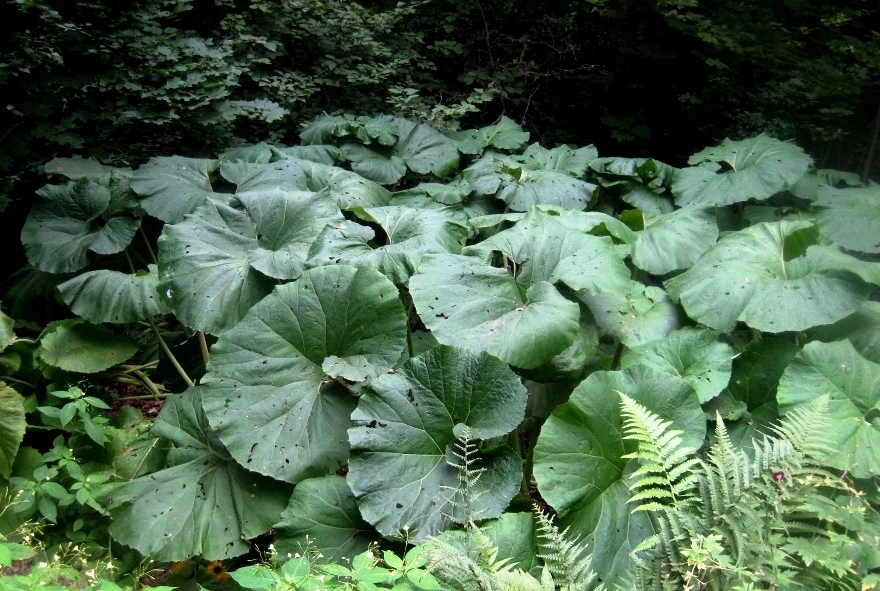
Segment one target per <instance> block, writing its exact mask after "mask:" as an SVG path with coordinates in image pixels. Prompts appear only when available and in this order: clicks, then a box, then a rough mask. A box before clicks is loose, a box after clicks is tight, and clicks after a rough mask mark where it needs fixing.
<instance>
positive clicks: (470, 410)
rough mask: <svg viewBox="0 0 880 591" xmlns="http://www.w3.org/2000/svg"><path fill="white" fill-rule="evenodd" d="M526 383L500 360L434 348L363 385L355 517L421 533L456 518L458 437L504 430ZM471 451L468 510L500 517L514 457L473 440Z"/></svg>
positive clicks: (351, 479)
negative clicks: (475, 473)
mask: <svg viewBox="0 0 880 591" xmlns="http://www.w3.org/2000/svg"><path fill="white" fill-rule="evenodd" d="M525 407H526V390H525V388H524V387H523V386H522V384H521V383H520V381H519V378H517V376H516V374H514V373H513V371H511V370H510V368H509V367H507V365H506V364H505V363H504V362H502V361H501V360H499V359H497V358H495V357H492V356H491V355H487V354H486V353H474V352H471V351H467V350H465V349H460V348H457V347H447V346H442V345H441V346H438V347H435V348H433V349H431V350H430V351H428V352H427V353H423V354H422V355H419V356H418V357H414V358H412V359H410V360H408V361H407V362H406V363H404V364H403V366H402V367H401V368H400V369H398V370H397V372H395V373H393V374H386V375H383V376H381V377H379V378H378V379H377V380H375V381H374V382H372V383H371V384H370V385H369V386H368V387H367V388H366V389H365V390H364V393H363V395H362V396H361V398H360V399H359V401H358V406H357V409H356V410H355V412H354V413H352V420H353V421H354V423H355V426H354V427H352V428H351V429H350V430H349V440H350V441H351V450H352V456H351V460H350V462H349V473H348V476H347V482H348V485H349V486H350V487H351V490H352V492H353V493H354V496H355V498H356V499H357V502H358V506H359V507H360V509H361V514H362V515H363V516H364V519H366V520H367V521H368V522H370V523H372V524H373V525H374V526H375V527H376V529H378V530H379V532H380V533H382V534H383V535H385V536H393V535H396V534H398V533H399V532H401V531H402V530H403V528H404V527H405V526H408V527H409V529H410V533H411V534H412V535H411V537H410V539H411V540H423V539H425V538H427V537H429V536H432V535H434V534H436V533H437V532H439V531H442V530H443V529H445V528H446V527H448V526H450V525H452V523H454V522H459V523H460V522H461V521H462V519H463V513H462V511H463V508H462V506H461V504H460V499H459V500H458V502H457V503H453V502H452V501H453V500H454V499H453V497H454V496H455V495H456V493H455V491H456V490H457V489H458V487H459V472H458V470H457V469H456V468H455V467H453V466H451V465H449V463H448V462H447V461H455V460H456V458H455V456H454V455H453V454H454V453H455V450H456V443H457V439H456V438H457V437H459V436H461V435H462V433H463V429H464V427H465V426H467V427H468V428H469V430H470V437H471V441H472V442H473V441H475V440H478V439H480V440H486V439H492V438H495V437H500V436H502V435H505V434H507V433H509V432H510V431H512V430H513V429H515V428H516V427H517V426H518V425H519V423H520V422H521V421H522V419H523V414H524V412H525ZM476 456H477V457H473V458H471V459H472V461H473V465H472V466H473V467H474V468H475V469H482V470H484V471H483V472H482V474H481V475H480V477H479V479H478V480H477V482H476V483H475V484H474V490H473V495H472V501H473V504H474V506H473V511H474V513H473V517H475V518H479V519H488V518H491V517H497V516H498V515H500V514H501V512H502V511H503V510H504V508H505V507H506V506H507V504H508V503H509V502H510V499H511V498H513V495H514V494H515V493H516V491H517V489H518V487H519V483H520V480H521V479H522V469H521V460H520V458H519V457H518V456H517V455H516V454H515V453H513V451H512V450H510V449H509V448H507V447H492V448H489V447H485V446H482V447H481V449H480V451H479V452H478V453H477V454H476Z"/></svg>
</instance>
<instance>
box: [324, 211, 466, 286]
mask: <svg viewBox="0 0 880 591" xmlns="http://www.w3.org/2000/svg"><path fill="white" fill-rule="evenodd" d="M357 213H358V214H359V215H360V216H361V217H362V218H364V219H366V220H367V221H370V222H373V223H375V224H378V225H379V227H380V228H381V229H382V230H384V232H385V235H384V236H382V238H381V241H382V242H384V246H375V245H374V244H375V242H374V239H375V233H374V232H373V230H372V229H370V228H367V227H365V226H361V225H359V224H356V223H354V222H342V223H339V224H335V225H328V226H327V227H326V228H324V231H323V232H321V234H320V235H319V236H318V237H317V238H316V239H315V243H314V244H313V245H312V248H311V251H310V252H309V264H310V265H332V264H335V263H337V262H341V263H346V264H349V265H354V266H356V267H360V266H363V267H370V268H372V269H376V270H378V271H380V272H381V273H383V274H384V275H385V276H387V277H388V278H389V279H391V280H392V281H394V282H395V283H397V284H405V283H406V282H407V281H408V280H409V278H410V275H412V274H413V272H414V271H415V269H416V268H417V267H418V265H419V263H420V262H421V260H422V258H423V257H424V256H425V255H427V254H431V253H435V254H436V253H446V252H451V253H455V254H457V253H459V252H461V247H462V245H463V244H464V242H465V240H467V236H468V228H467V226H465V225H463V224H462V223H460V222H459V221H457V220H456V217H457V216H455V214H454V213H452V212H450V211H447V210H445V209H439V210H436V209H430V210H424V209H414V208H411V207H394V206H388V207H371V208H368V209H364V210H358V211H357ZM371 243H372V244H371Z"/></svg>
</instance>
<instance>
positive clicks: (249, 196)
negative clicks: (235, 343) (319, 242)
mask: <svg viewBox="0 0 880 591" xmlns="http://www.w3.org/2000/svg"><path fill="white" fill-rule="evenodd" d="M232 203H233V204H234V205H236V206H238V207H232V206H230V205H224V204H222V203H219V202H216V201H212V202H210V203H207V204H205V205H203V206H202V207H200V208H199V209H198V210H197V211H196V213H195V214H193V215H192V216H190V217H188V218H187V219H186V220H185V221H183V222H181V223H179V224H169V225H166V226H165V229H164V231H163V233H162V237H161V238H160V239H159V262H160V265H159V269H160V279H161V282H162V289H163V290H165V291H166V295H167V292H169V291H170V298H171V300H172V301H173V302H174V309H175V311H176V313H177V316H178V317H179V318H180V320H182V321H183V322H184V323H185V324H187V325H188V326H190V327H192V328H196V329H199V330H204V331H206V332H211V333H217V332H221V331H222V330H225V329H227V328H229V327H230V326H232V325H233V324H235V323H236V322H237V321H238V320H240V319H241V318H242V316H243V315H244V313H245V312H247V310H248V309H249V308H250V307H251V306H252V305H254V304H255V303H256V302H258V301H259V300H260V299H262V298H263V297H265V296H266V294H268V293H269V291H271V289H272V287H273V285H274V284H275V282H273V281H272V280H271V279H270V277H274V278H276V279H295V278H296V277H298V276H299V275H300V274H301V273H302V271H303V269H304V267H305V259H306V256H307V253H308V249H309V246H310V244H311V242H312V241H313V240H314V237H315V233H316V232H318V231H320V229H321V228H323V227H324V226H325V225H327V224H338V223H341V222H342V221H343V217H342V213H341V212H340V211H339V209H338V208H337V207H336V206H335V205H333V204H332V203H331V202H329V201H328V200H327V199H326V198H324V197H322V196H320V195H316V194H314V193H306V192H301V191H300V192H289V191H280V190H276V191H261V192H253V193H242V194H240V195H236V196H235V198H233V200H232Z"/></svg>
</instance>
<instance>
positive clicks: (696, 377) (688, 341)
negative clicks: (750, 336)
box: [620, 328, 734, 404]
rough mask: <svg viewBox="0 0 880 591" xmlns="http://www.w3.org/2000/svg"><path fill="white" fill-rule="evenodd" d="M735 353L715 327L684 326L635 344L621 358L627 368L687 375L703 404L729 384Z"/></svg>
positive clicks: (687, 380) (682, 376)
mask: <svg viewBox="0 0 880 591" xmlns="http://www.w3.org/2000/svg"><path fill="white" fill-rule="evenodd" d="M733 357H734V351H733V348H732V347H731V346H730V345H728V344H726V343H722V342H720V341H719V340H718V339H717V337H716V336H715V333H714V332H712V331H711V330H706V329H700V328H682V329H681V330H676V331H673V332H671V333H669V334H668V335H666V336H665V337H664V338H662V339H660V340H657V341H651V342H649V343H645V344H643V345H639V346H638V347H633V348H632V349H630V350H629V351H627V352H626V354H625V355H624V356H623V358H622V359H621V360H620V362H621V367H624V368H626V367H629V366H630V365H636V364H639V365H647V366H649V367H653V368H654V369H657V370H659V371H662V372H666V373H668V374H670V375H674V376H676V377H679V378H682V379H684V380H685V381H686V382H687V383H689V384H690V385H691V387H692V388H693V389H694V391H695V392H696V393H697V398H699V399H700V404H703V403H704V402H708V401H709V400H711V399H713V398H715V397H716V396H718V395H719V394H721V391H722V390H723V389H724V388H725V387H726V386H727V383H728V381H729V380H730V372H731V365H732V360H733Z"/></svg>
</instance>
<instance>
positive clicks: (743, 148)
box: [672, 134, 812, 207]
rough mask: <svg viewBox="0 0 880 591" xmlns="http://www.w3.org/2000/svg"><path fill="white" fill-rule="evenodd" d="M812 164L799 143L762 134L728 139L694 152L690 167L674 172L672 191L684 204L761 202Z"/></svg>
mask: <svg viewBox="0 0 880 591" xmlns="http://www.w3.org/2000/svg"><path fill="white" fill-rule="evenodd" d="M811 163H812V159H811V158H810V157H809V156H807V155H806V154H805V153H804V151H803V150H802V149H800V148H799V147H797V146H796V145H795V144H792V143H789V142H781V141H779V140H777V139H774V138H771V137H770V136H767V135H764V134H761V135H759V136H757V137H753V138H750V139H747V140H743V141H741V142H732V141H730V140H729V139H726V140H724V142H722V144H721V145H720V146H716V147H713V148H706V149H705V150H702V151H700V152H697V153H696V154H694V155H693V156H691V157H690V158H689V159H688V164H691V165H692V166H690V167H688V168H681V169H679V170H678V171H676V173H675V180H674V181H673V182H672V193H673V194H674V195H675V202H676V203H677V204H678V205H679V206H682V207H683V206H686V205H730V204H732V203H739V202H741V201H748V200H749V199H755V200H758V201H763V200H765V199H768V198H770V197H772V196H773V195H775V194H776V193H778V192H780V191H782V190H784V189H787V188H789V187H791V186H792V185H794V184H795V183H796V182H797V181H798V180H799V179H800V178H801V177H802V176H804V173H806V172H807V169H808V168H809V166H810V164H811ZM694 165H696V166H694ZM725 167H726V168H725Z"/></svg>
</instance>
